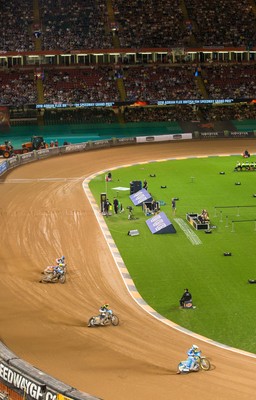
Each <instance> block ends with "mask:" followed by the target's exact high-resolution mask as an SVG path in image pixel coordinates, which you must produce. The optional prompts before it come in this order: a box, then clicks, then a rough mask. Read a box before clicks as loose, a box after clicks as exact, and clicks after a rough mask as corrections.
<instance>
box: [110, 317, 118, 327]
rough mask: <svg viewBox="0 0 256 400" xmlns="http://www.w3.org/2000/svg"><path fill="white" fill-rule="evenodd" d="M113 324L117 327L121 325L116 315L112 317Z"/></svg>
mask: <svg viewBox="0 0 256 400" xmlns="http://www.w3.org/2000/svg"><path fill="white" fill-rule="evenodd" d="M111 322H112V325H114V326H117V325H118V324H119V318H118V317H117V316H116V315H112V318H111Z"/></svg>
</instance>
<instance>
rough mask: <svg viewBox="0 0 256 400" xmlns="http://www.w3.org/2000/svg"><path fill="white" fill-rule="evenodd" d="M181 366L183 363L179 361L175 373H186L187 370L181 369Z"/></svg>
mask: <svg viewBox="0 0 256 400" xmlns="http://www.w3.org/2000/svg"><path fill="white" fill-rule="evenodd" d="M182 367H183V364H182V363H179V364H178V367H177V374H188V373H189V371H183V369H182Z"/></svg>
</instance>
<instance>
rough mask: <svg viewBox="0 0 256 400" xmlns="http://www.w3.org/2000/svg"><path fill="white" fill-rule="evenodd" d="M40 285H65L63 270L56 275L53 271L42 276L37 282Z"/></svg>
mask: <svg viewBox="0 0 256 400" xmlns="http://www.w3.org/2000/svg"><path fill="white" fill-rule="evenodd" d="M39 282H40V283H58V282H60V283H65V282H66V273H65V271H64V270H60V271H58V272H57V273H54V272H53V271H52V272H51V273H49V272H48V273H46V274H44V276H43V278H42V279H41V280H40V281H39Z"/></svg>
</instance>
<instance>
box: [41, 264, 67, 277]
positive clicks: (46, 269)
mask: <svg viewBox="0 0 256 400" xmlns="http://www.w3.org/2000/svg"><path fill="white" fill-rule="evenodd" d="M54 268H56V265H49V266H48V267H46V268H45V269H44V270H43V272H42V274H44V275H47V274H52V273H53V271H54ZM59 268H62V269H63V271H64V273H65V274H66V273H67V265H66V264H62V265H61V266H60V265H59Z"/></svg>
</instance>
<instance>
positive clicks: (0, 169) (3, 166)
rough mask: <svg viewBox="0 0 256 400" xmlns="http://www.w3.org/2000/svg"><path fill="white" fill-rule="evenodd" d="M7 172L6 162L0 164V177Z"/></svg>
mask: <svg viewBox="0 0 256 400" xmlns="http://www.w3.org/2000/svg"><path fill="white" fill-rule="evenodd" d="M7 170H8V162H7V161H4V162H2V163H1V164H0V175H2V174H3V173H4V172H5V171H7Z"/></svg>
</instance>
